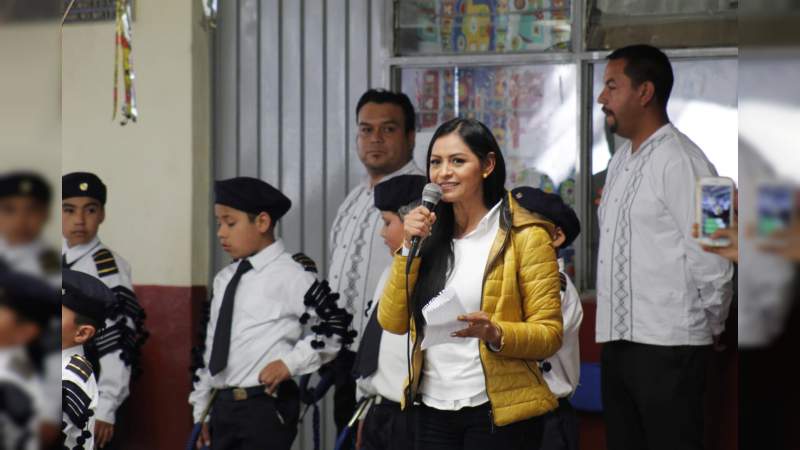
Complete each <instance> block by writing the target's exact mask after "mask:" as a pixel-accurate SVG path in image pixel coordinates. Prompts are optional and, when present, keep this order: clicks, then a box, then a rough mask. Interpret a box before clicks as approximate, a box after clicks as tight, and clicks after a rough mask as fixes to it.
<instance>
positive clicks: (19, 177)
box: [0, 172, 53, 204]
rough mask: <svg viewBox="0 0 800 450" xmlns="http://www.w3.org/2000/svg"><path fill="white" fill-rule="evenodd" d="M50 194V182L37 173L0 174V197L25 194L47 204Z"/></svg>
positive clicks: (51, 193)
mask: <svg viewBox="0 0 800 450" xmlns="http://www.w3.org/2000/svg"><path fill="white" fill-rule="evenodd" d="M52 195H53V192H52V189H50V184H49V183H48V182H47V181H46V180H45V179H44V178H43V177H42V176H41V175H39V174H36V173H33V172H12V173H6V174H3V175H0V198H3V197H16V196H26V197H33V198H35V199H36V200H38V201H40V202H41V203H44V204H47V203H50V199H51V197H52Z"/></svg>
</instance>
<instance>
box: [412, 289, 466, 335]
mask: <svg viewBox="0 0 800 450" xmlns="http://www.w3.org/2000/svg"><path fill="white" fill-rule="evenodd" d="M466 313H467V311H466V310H465V309H464V305H462V304H461V301H460V300H459V299H458V295H456V293H455V291H454V290H452V289H449V288H446V289H445V290H443V291H442V292H441V293H440V294H439V295H437V296H436V297H435V298H434V299H433V300H431V301H430V302H428V304H427V305H425V306H424V307H423V308H422V316H423V317H424V318H425V324H426V325H425V337H424V338H423V339H422V350H425V349H427V348H430V347H433V346H434V345H439V344H447V343H450V342H464V338H461V337H453V336H450V334H452V333H454V332H456V331H458V330H462V329H464V328H466V327H467V323H466V322H461V321H459V320H458V316H461V315H464V314H466Z"/></svg>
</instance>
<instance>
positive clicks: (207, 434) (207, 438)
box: [197, 422, 211, 450]
mask: <svg viewBox="0 0 800 450" xmlns="http://www.w3.org/2000/svg"><path fill="white" fill-rule="evenodd" d="M203 447H209V448H210V447H211V431H209V429H208V422H203V425H202V426H201V427H200V436H199V437H198V438H197V450H200V449H202V448H203Z"/></svg>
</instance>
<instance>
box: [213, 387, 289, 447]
mask: <svg viewBox="0 0 800 450" xmlns="http://www.w3.org/2000/svg"><path fill="white" fill-rule="evenodd" d="M287 383H290V384H287ZM285 386H286V388H285ZM292 386H293V387H294V389H292ZM299 416H300V396H299V394H298V391H297V385H296V384H294V382H293V381H288V382H284V383H283V384H281V386H280V389H279V394H278V398H277V399H275V398H273V397H270V396H269V395H260V396H257V397H252V398H248V399H247V400H239V401H236V400H232V399H224V398H222V396H219V397H218V398H217V399H216V400H215V401H214V409H213V410H212V412H211V422H210V426H211V430H210V431H211V450H255V449H258V450H289V449H290V448H291V447H292V442H294V439H295V437H296V436H297V421H298V419H299Z"/></svg>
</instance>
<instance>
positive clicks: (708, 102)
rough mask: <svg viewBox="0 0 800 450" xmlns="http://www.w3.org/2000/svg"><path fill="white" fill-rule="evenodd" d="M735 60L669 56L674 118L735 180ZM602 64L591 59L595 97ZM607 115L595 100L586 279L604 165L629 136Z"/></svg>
mask: <svg viewBox="0 0 800 450" xmlns="http://www.w3.org/2000/svg"><path fill="white" fill-rule="evenodd" d="M737 64H738V63H737V61H736V60H735V59H713V60H677V61H672V69H673V72H674V74H675V84H674V86H673V88H672V94H671V95H670V100H669V106H668V107H667V112H668V113H669V117H670V120H671V121H672V123H673V124H674V125H675V126H676V127H677V128H678V129H679V130H680V131H681V132H683V133H684V134H686V135H687V136H688V137H689V138H690V139H691V140H692V141H694V142H695V143H696V144H697V145H698V146H699V147H700V148H701V149H702V150H703V152H704V153H705V154H706V156H707V157H708V159H709V160H710V161H711V163H712V164H714V166H715V167H716V169H717V172H719V174H720V175H721V176H726V177H730V178H733V180H734V181H736V180H737V179H738V172H739V160H738V148H739V147H738V126H739V123H738V109H737V107H738V98H737V95H738V90H737V80H738V77H737ZM605 66H606V65H605V63H598V64H595V65H594V67H593V72H594V82H593V84H594V87H593V91H594V94H593V95H594V99H596V98H597V96H598V95H599V94H600V92H601V91H602V89H603V72H604V71H605ZM605 123H606V122H605V115H604V114H603V112H602V111H601V109H600V105H599V104H597V102H596V101H595V103H594V109H593V113H592V130H593V136H592V205H593V213H594V214H592V217H591V218H590V221H591V227H587V228H586V229H587V230H591V236H590V240H591V245H592V247H591V248H592V257H591V259H590V262H591V268H592V270H591V273H590V281H591V287H592V288H593V287H594V277H595V275H594V273H595V269H596V266H595V263H596V256H597V247H598V243H599V233H598V229H597V206H598V205H599V203H600V195H601V194H602V192H603V185H604V184H605V177H606V169H607V168H608V162H609V160H610V159H611V156H612V154H613V153H614V152H615V151H616V150H617V149H619V148H620V147H622V146H623V145H624V144H625V143H626V142H627V140H626V139H623V138H621V137H619V136H617V135H615V134H613V133H611V132H609V131H608V129H607V127H606V126H605Z"/></svg>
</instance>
